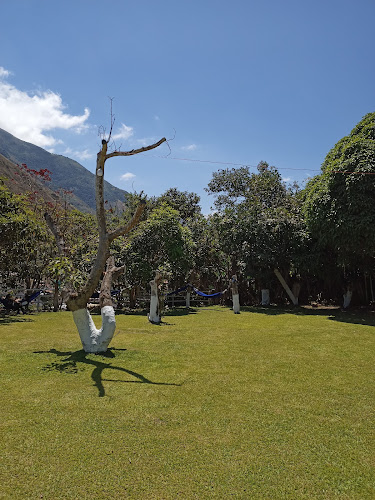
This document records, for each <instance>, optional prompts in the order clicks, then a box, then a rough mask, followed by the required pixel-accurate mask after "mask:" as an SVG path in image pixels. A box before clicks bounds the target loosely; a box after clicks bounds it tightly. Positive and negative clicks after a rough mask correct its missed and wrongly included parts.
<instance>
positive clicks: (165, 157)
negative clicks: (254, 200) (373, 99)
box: [152, 155, 375, 175]
mask: <svg viewBox="0 0 375 500" xmlns="http://www.w3.org/2000/svg"><path fill="white" fill-rule="evenodd" d="M152 157H153V158H160V159H162V160H176V161H188V162H192V163H208V164H212V165H230V166H233V167H249V168H257V166H256V165H250V164H249V163H235V162H231V161H217V160H200V159H197V158H179V157H176V156H161V155H152ZM277 170H295V171H307V172H321V169H316V168H295V167H277ZM332 173H333V174H356V175H375V172H354V171H347V170H345V171H340V170H332Z"/></svg>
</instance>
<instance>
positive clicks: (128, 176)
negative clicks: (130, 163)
mask: <svg viewBox="0 0 375 500" xmlns="http://www.w3.org/2000/svg"><path fill="white" fill-rule="evenodd" d="M134 177H135V174H132V173H131V172H126V174H123V175H122V176H121V177H120V179H121V180H122V181H131V180H132V179H134Z"/></svg>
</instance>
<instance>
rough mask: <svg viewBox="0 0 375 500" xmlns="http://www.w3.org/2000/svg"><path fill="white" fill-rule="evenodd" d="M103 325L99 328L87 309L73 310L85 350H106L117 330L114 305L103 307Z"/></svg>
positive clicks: (95, 351)
mask: <svg viewBox="0 0 375 500" xmlns="http://www.w3.org/2000/svg"><path fill="white" fill-rule="evenodd" d="M101 312H102V327H101V328H100V329H99V330H98V329H97V328H96V326H95V324H94V321H93V319H92V317H91V314H90V313H89V311H88V310H87V309H78V310H76V311H73V318H74V322H75V324H76V327H77V330H78V333H79V336H80V338H81V342H82V347H83V350H84V351H85V352H93V353H97V352H105V351H106V350H107V348H108V345H109V343H110V342H111V340H112V338H113V335H114V333H115V330H116V319H115V311H114V309H113V307H112V306H104V307H102V310H101Z"/></svg>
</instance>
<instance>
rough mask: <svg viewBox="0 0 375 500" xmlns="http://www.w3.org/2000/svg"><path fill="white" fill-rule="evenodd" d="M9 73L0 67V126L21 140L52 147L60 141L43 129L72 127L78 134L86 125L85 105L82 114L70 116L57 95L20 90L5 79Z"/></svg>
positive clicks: (87, 115) (48, 92) (86, 113)
mask: <svg viewBox="0 0 375 500" xmlns="http://www.w3.org/2000/svg"><path fill="white" fill-rule="evenodd" d="M9 75H10V72H9V71H7V70H6V69H4V68H3V67H0V77H1V79H0V128H3V129H4V130H6V131H7V132H10V133H11V134H13V135H15V136H16V137H18V138H19V139H22V140H24V141H27V142H31V143H33V144H36V145H37V146H41V147H44V148H45V147H49V148H51V147H52V146H55V145H56V144H61V142H62V141H59V140H57V139H56V138H55V137H54V136H53V135H51V134H48V133H46V132H48V131H51V130H54V129H64V130H69V129H71V130H73V131H75V132H77V133H79V132H81V131H82V130H83V129H85V128H86V127H87V125H86V123H85V122H86V120H87V119H88V117H89V115H90V111H89V110H88V109H87V108H86V109H85V110H84V113H83V115H77V116H74V115H69V114H67V113H65V112H64V109H65V107H66V106H65V105H64V104H63V102H62V99H61V96H60V95H58V94H55V93H54V92H52V91H51V90H47V91H45V92H39V91H35V92H33V93H27V92H23V91H21V90H18V89H17V88H16V87H15V86H14V85H11V84H10V83H8V82H7V81H5V79H6V77H8V76H9Z"/></svg>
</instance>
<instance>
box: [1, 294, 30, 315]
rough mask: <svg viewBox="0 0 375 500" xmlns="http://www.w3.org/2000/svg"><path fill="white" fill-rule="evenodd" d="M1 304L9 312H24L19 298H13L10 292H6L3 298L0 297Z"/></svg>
mask: <svg viewBox="0 0 375 500" xmlns="http://www.w3.org/2000/svg"><path fill="white" fill-rule="evenodd" d="M1 302H2V303H3V306H4V307H5V311H6V312H7V313H8V314H9V313H10V311H16V312H17V314H19V313H20V312H22V313H24V314H25V312H24V310H23V307H22V304H21V302H20V301H19V300H17V299H13V298H12V296H11V294H10V293H7V294H6V296H5V298H3V299H1Z"/></svg>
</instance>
